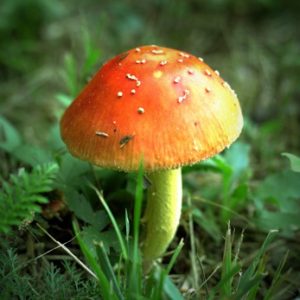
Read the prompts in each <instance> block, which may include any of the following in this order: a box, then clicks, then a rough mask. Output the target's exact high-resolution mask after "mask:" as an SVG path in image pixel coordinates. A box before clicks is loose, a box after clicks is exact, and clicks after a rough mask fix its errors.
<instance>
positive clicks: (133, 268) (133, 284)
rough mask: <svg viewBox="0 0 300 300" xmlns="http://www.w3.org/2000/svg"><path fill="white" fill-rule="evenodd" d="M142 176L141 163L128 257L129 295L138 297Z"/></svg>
mask: <svg viewBox="0 0 300 300" xmlns="http://www.w3.org/2000/svg"><path fill="white" fill-rule="evenodd" d="M143 176H144V168H143V164H142V163H141V164H140V167H139V171H138V174H137V185H136V191H135V202H134V215H133V246H132V252H131V255H130V261H128V269H129V271H128V276H129V282H128V288H129V292H130V294H131V295H140V294H141V285H142V281H141V279H142V269H141V268H142V267H141V255H140V250H139V226H140V219H141V210H142V201H143Z"/></svg>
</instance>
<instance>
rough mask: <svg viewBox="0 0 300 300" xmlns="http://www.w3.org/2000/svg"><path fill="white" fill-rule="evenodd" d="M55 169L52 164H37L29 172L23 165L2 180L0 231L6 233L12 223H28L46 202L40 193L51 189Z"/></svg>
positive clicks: (0, 191)
mask: <svg viewBox="0 0 300 300" xmlns="http://www.w3.org/2000/svg"><path fill="white" fill-rule="evenodd" d="M57 171H58V166H57V164H55V163H51V164H45V165H41V166H36V167H35V168H34V169H33V170H32V171H31V173H28V172H26V171H25V170H24V169H23V168H22V169H20V170H19V171H18V174H17V175H10V178H9V181H6V182H5V181H3V182H2V187H1V190H0V233H8V232H9V231H10V230H11V229H12V227H13V226H21V225H24V226H25V225H26V224H29V223H30V222H31V221H32V219H33V218H34V214H35V213H37V212H40V211H41V207H40V204H44V203H47V202H48V199H47V198H46V197H45V196H43V195H42V193H46V192H50V191H51V190H52V189H53V182H54V179H55V176H56V174H57Z"/></svg>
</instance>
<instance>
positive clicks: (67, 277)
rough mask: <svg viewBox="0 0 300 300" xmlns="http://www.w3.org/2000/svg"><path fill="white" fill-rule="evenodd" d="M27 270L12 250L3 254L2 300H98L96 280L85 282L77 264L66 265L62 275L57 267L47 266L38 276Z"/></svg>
mask: <svg viewBox="0 0 300 300" xmlns="http://www.w3.org/2000/svg"><path fill="white" fill-rule="evenodd" d="M31 263H35V261H31ZM26 266H27V264H24V263H23V262H22V260H21V259H20V258H19V257H18V256H17V254H16V253H15V251H13V250H12V249H6V250H3V251H2V252H1V253H0V298H1V300H11V299H32V300H47V299H53V300H55V299H74V300H75V299H76V300H77V299H78V300H79V299H87V298H89V299H98V295H99V289H98V286H97V284H96V282H95V280H86V278H85V276H84V274H83V273H82V272H81V271H79V270H78V269H76V268H75V266H74V264H70V263H64V268H63V269H64V271H63V273H62V270H61V269H60V268H58V267H56V266H55V265H54V264H52V263H50V264H47V263H46V264H44V265H42V269H41V272H40V274H36V275H35V276H32V275H30V274H29V273H27V272H24V268H25V267H26Z"/></svg>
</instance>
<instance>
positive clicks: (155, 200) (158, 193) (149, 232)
mask: <svg viewBox="0 0 300 300" xmlns="http://www.w3.org/2000/svg"><path fill="white" fill-rule="evenodd" d="M148 177H149V179H150V182H151V186H150V187H149V189H148V195H147V206H146V210H145V214H144V221H145V239H144V241H143V247H142V249H143V258H144V265H149V264H151V262H152V261H153V260H154V259H156V258H158V257H159V256H161V255H162V254H163V253H164V252H165V251H166V249H167V247H168V246H169V244H170V242H171V241H172V239H173V237H174V235H175V233H176V230H177V227H178V224H179V219H180V214H181V203H182V182H181V168H178V169H173V170H164V171H158V172H153V173H150V174H148Z"/></svg>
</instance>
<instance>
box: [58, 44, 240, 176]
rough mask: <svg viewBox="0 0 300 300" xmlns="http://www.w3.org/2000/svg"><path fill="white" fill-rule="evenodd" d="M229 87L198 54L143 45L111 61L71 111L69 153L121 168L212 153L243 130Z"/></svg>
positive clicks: (66, 132)
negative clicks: (141, 162)
mask: <svg viewBox="0 0 300 300" xmlns="http://www.w3.org/2000/svg"><path fill="white" fill-rule="evenodd" d="M242 126H243V118H242V113H241V109H240V105H239V102H238V99H237V97H236V95H235V93H234V92H233V90H232V89H231V88H230V86H229V85H228V84H227V83H226V82H225V81H224V80H223V79H222V78H221V77H220V76H219V74H218V72H215V71H214V70H212V69H211V68H210V67H209V66H208V65H206V64H205V63H204V62H203V60H202V59H201V58H197V57H195V56H193V55H190V54H187V53H185V52H181V51H178V50H174V49H169V48H163V47H158V46H142V47H139V48H135V49H132V50H129V51H127V52H125V53H122V54H120V55H118V56H116V57H115V58H113V59H111V60H110V61H108V62H107V63H106V64H105V65H104V66H103V67H102V68H100V70H99V71H98V72H97V74H96V75H95V76H94V78H93V79H92V80H91V81H90V82H89V83H88V85H87V86H86V87H85V88H84V90H83V91H82V92H81V94H80V95H79V96H78V97H77V98H76V99H75V101H74V102H73V103H72V104H71V105H70V107H69V108H68V109H67V110H66V112H65V114H64V115H63V118H62V120H61V135H62V138H63V140H64V142H65V143H66V145H67V146H68V148H69V150H70V152H71V153H72V154H73V155H74V156H77V157H79V158H81V159H84V160H88V161H90V162H92V163H94V164H95V165H98V166H103V167H108V168H114V169H119V170H124V171H133V170H137V169H138V166H139V163H140V161H141V159H143V162H144V168H145V170H146V171H155V170H159V169H170V168H176V167H180V166H182V165H187V164H192V163H195V162H197V161H200V160H203V159H206V158H208V157H211V156H213V155H215V154H217V153H218V152H220V151H222V150H223V149H224V148H225V147H226V146H229V145H230V144H231V143H232V142H233V141H234V140H235V139H236V138H237V137H238V136H239V134H240V132H241V129H242Z"/></svg>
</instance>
